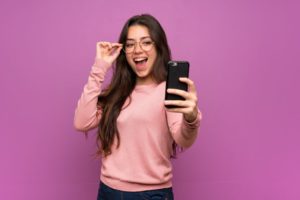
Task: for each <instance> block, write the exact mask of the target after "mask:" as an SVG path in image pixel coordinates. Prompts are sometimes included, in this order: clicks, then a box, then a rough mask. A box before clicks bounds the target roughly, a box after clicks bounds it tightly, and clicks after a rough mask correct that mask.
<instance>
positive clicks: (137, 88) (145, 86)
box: [134, 83, 158, 92]
mask: <svg viewBox="0 0 300 200" xmlns="http://www.w3.org/2000/svg"><path fill="white" fill-rule="evenodd" d="M157 85H158V84H157V83H149V84H139V85H136V86H135V88H134V91H136V92H147V91H149V90H151V89H153V88H155V87H156V86H157Z"/></svg>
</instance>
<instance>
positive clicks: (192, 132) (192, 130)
mask: <svg viewBox="0 0 300 200" xmlns="http://www.w3.org/2000/svg"><path fill="white" fill-rule="evenodd" d="M201 119H202V114H201V112H200V110H199V109H198V115H197V118H196V119H195V120H194V121H193V122H187V121H186V120H185V119H184V117H183V114H182V113H174V112H168V111H167V121H168V126H169V130H170V132H171V135H172V137H173V139H174V141H175V142H176V144H178V145H179V146H181V147H183V148H188V147H190V146H192V144H193V143H194V142H195V140H196V138H197V135H198V129H199V127H200V121H201Z"/></svg>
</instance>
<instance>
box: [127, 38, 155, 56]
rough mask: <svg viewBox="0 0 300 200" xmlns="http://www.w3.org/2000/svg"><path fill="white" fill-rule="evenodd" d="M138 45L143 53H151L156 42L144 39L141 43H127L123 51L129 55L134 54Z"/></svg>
mask: <svg viewBox="0 0 300 200" xmlns="http://www.w3.org/2000/svg"><path fill="white" fill-rule="evenodd" d="M137 43H138V44H139V46H140V48H141V49H142V50H143V51H150V50H151V49H152V48H153V46H154V42H153V41H152V40H151V39H144V40H141V41H139V42H134V41H127V42H126V43H125V45H124V46H123V51H124V52H125V53H127V54H129V53H132V52H133V51H134V50H135V49H136V45H137Z"/></svg>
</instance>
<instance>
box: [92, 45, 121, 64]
mask: <svg viewBox="0 0 300 200" xmlns="http://www.w3.org/2000/svg"><path fill="white" fill-rule="evenodd" d="M122 47H123V45H122V44H120V43H111V42H97V46H96V59H102V60H103V61H105V62H107V63H109V64H112V63H113V62H114V61H115V60H116V59H117V57H118V56H119V55H120V52H121V49H122Z"/></svg>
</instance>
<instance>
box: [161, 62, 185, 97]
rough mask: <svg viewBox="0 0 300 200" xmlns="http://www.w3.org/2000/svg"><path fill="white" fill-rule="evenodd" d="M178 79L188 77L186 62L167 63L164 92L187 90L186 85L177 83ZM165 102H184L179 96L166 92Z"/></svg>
mask: <svg viewBox="0 0 300 200" xmlns="http://www.w3.org/2000/svg"><path fill="white" fill-rule="evenodd" d="M179 77H187V78H188V77H189V63H188V62H187V61H170V62H169V63H168V76H167V83H166V90H167V89H168V88H174V89H180V90H185V91H187V90H188V86H187V84H186V83H183V82H181V81H179ZM165 99H166V100H184V98H182V97H181V96H178V95H174V94H169V93H167V92H166V96H165Z"/></svg>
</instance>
